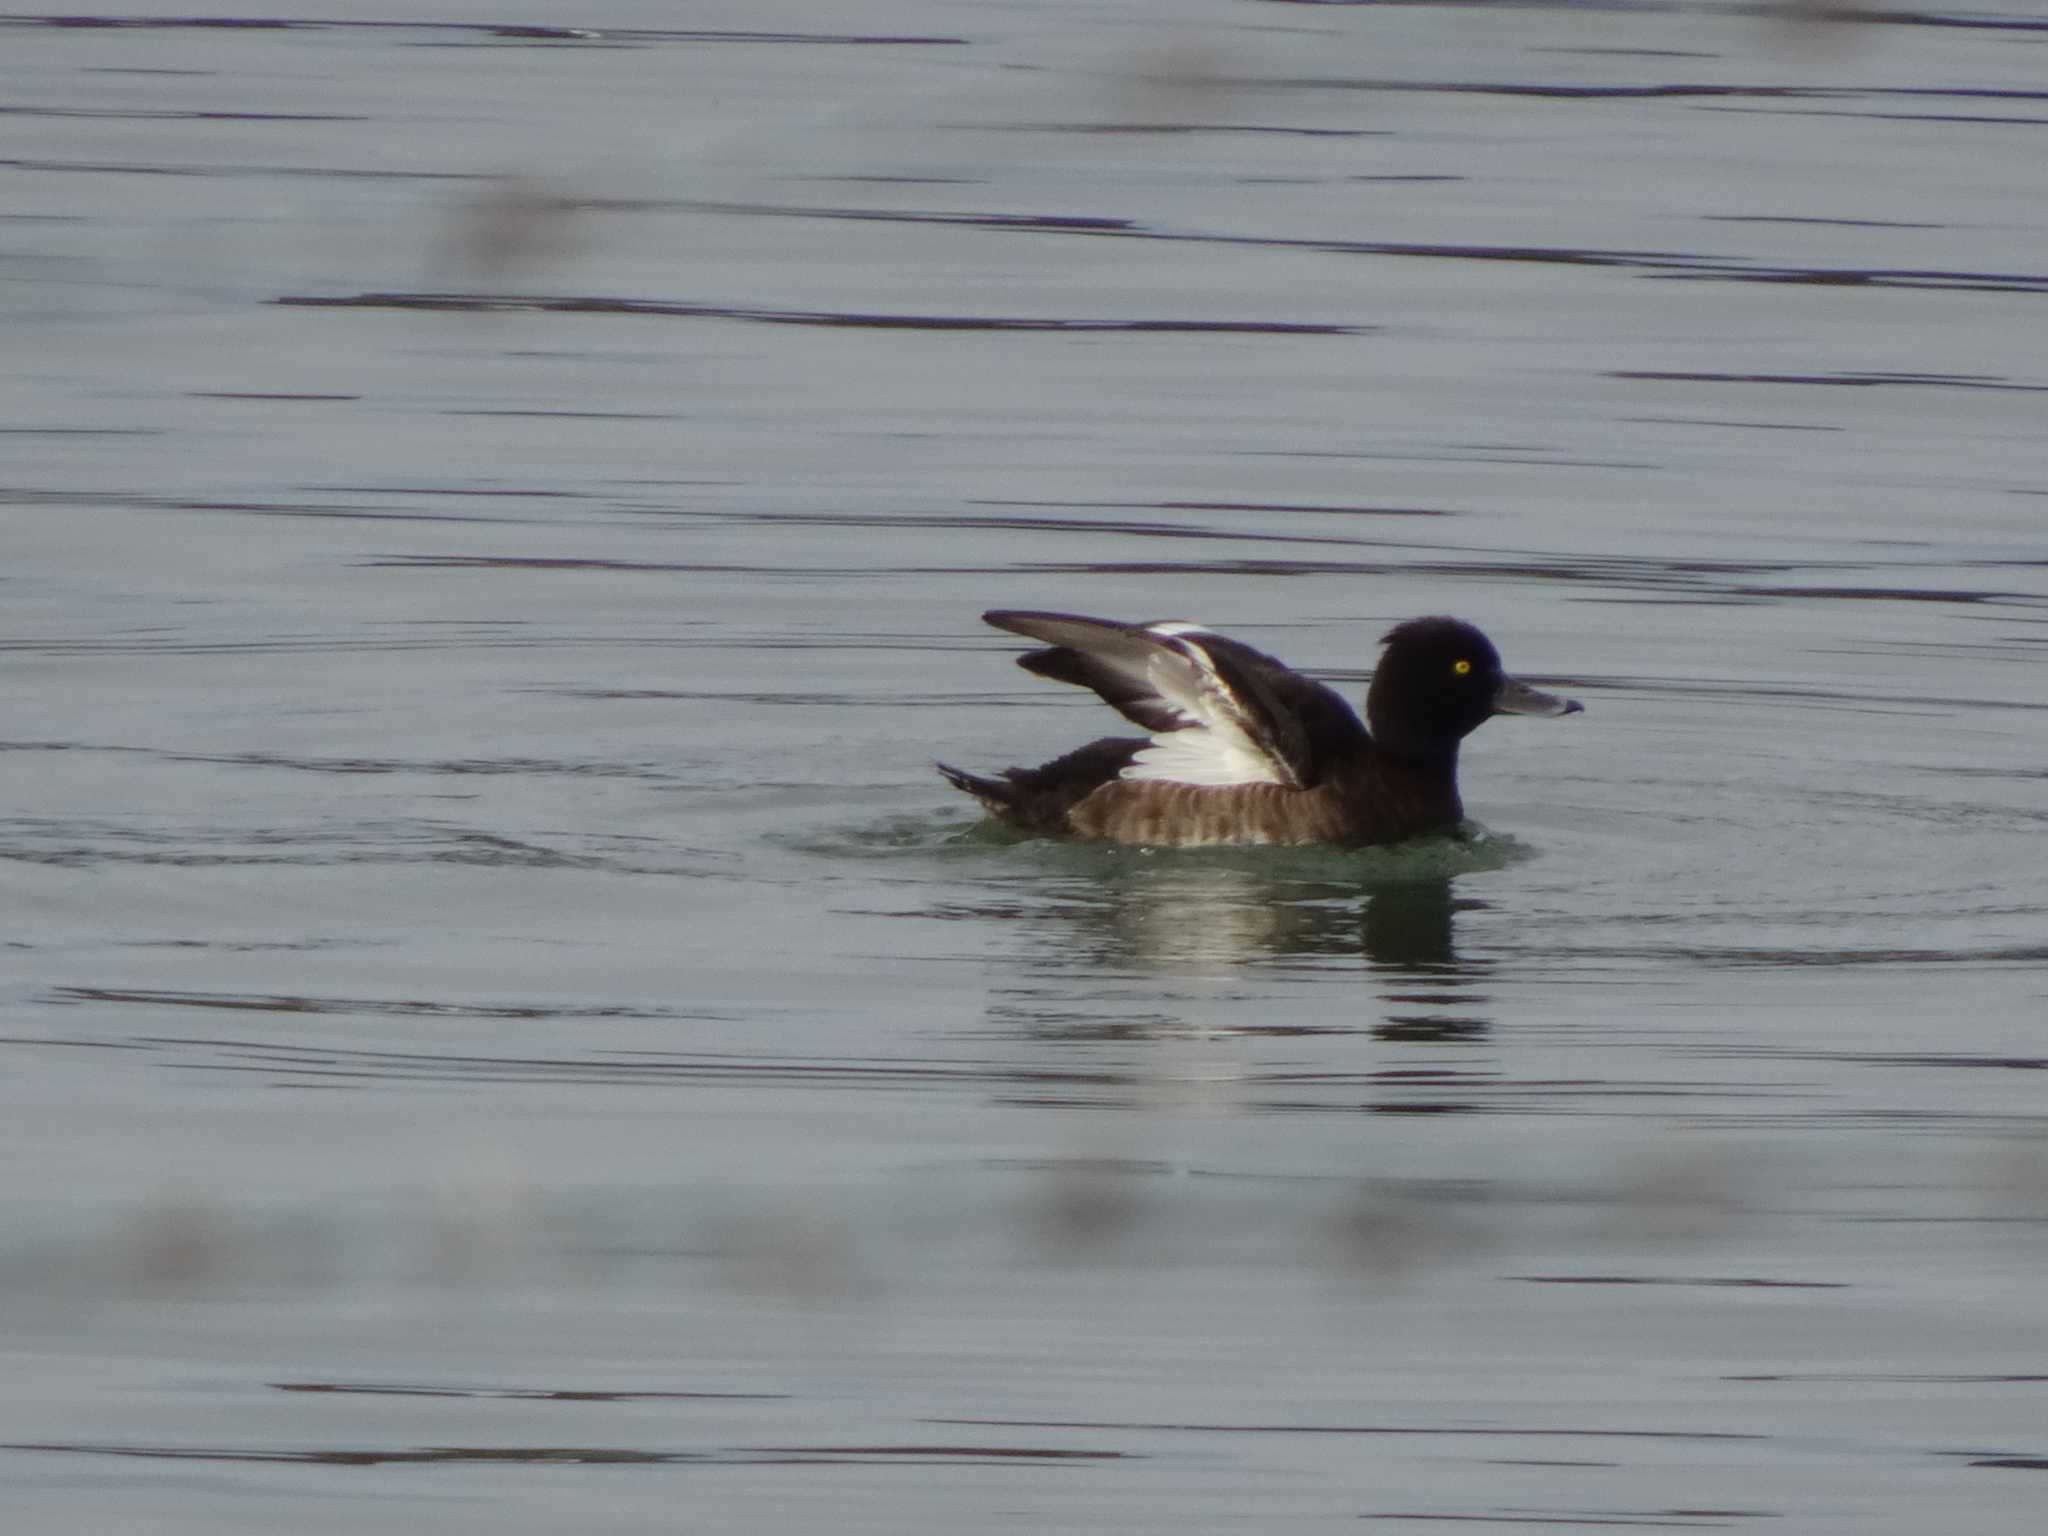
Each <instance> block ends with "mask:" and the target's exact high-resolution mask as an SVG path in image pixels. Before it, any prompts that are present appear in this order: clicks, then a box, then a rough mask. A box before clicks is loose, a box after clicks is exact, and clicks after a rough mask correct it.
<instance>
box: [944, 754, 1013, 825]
mask: <svg viewBox="0 0 2048 1536" xmlns="http://www.w3.org/2000/svg"><path fill="white" fill-rule="evenodd" d="M932 766H933V767H934V768H936V769H938V770H939V776H940V777H941V778H943V779H944V780H945V781H946V782H947V783H948V784H950V785H952V786H953V787H954V788H955V789H957V790H960V791H962V792H963V793H965V794H970V795H972V796H974V798H975V799H977V800H979V801H980V802H981V803H982V804H983V805H985V806H987V807H988V808H989V809H990V810H991V811H993V812H995V814H996V815H998V816H1003V815H1007V814H1009V813H1010V812H1012V811H1014V810H1016V808H1017V786H1016V784H1015V782H1014V781H1012V780H1010V779H985V778H983V777H981V775H980V774H976V773H965V772H962V771H961V770H960V769H958V768H955V767H954V766H953V765H952V764H951V763H934V764H932Z"/></svg>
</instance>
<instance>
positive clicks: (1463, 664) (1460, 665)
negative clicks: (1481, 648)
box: [1451, 657, 1472, 677]
mask: <svg viewBox="0 0 2048 1536" xmlns="http://www.w3.org/2000/svg"><path fill="white" fill-rule="evenodd" d="M1451 670H1452V671H1453V672H1455V673H1457V674H1458V676H1460V677H1463V676H1464V675H1465V674H1466V673H1467V672H1470V671H1471V670H1472V663H1471V662H1469V661H1466V660H1465V659H1464V658H1463V657H1460V658H1459V659H1458V660H1456V661H1454V662H1452V663H1451Z"/></svg>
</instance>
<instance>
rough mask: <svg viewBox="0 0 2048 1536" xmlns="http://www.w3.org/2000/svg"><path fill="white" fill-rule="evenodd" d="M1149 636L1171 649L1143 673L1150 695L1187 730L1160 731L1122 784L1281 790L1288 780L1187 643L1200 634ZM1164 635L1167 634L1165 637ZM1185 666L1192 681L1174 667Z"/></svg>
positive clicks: (1184, 630) (1205, 659) (1186, 627)
mask: <svg viewBox="0 0 2048 1536" xmlns="http://www.w3.org/2000/svg"><path fill="white" fill-rule="evenodd" d="M1148 629H1149V631H1150V632H1151V633H1153V634H1156V635H1158V636H1160V638H1161V639H1162V640H1165V641H1166V642H1167V644H1168V645H1170V646H1171V647H1172V650H1171V652H1164V651H1163V652H1161V653H1160V654H1158V655H1156V656H1154V658H1153V659H1152V663H1151V665H1150V666H1149V667H1148V668H1147V669H1146V673H1147V679H1148V681H1149V682H1150V683H1151V685H1152V687H1153V689H1154V690H1155V691H1156V692H1157V693H1158V695H1159V697H1160V699H1161V700H1163V701H1164V702H1165V703H1166V704H1167V705H1168V706H1169V707H1170V708H1171V709H1172V710H1173V712H1174V713H1175V714H1176V715H1178V716H1179V717H1180V718H1181V719H1183V720H1185V721H1187V724H1186V725H1184V726H1182V727H1181V728H1180V729H1178V730H1172V731H1160V732H1158V733H1157V734H1155V735H1154V736H1153V738H1152V744H1151V745H1150V746H1149V747H1145V748H1143V749H1141V750H1140V751H1139V752H1138V754H1137V756H1136V757H1134V758H1133V759H1132V760H1131V763H1130V766H1129V767H1127V768H1125V769H1124V771H1123V775H1122V776H1123V777H1124V778H1127V779H1162V780H1166V781H1168V782H1171V783H1175V784H1201V785H1208V786H1213V787H1223V786H1227V785H1232V784H1287V783H1291V782H1292V776H1291V775H1288V774H1286V773H1285V771H1284V770H1283V768H1282V767H1281V765H1280V764H1278V763H1276V762H1274V760H1273V758H1272V756H1271V754H1269V753H1268V752H1267V751H1266V750H1265V749H1264V748H1263V747H1261V746H1260V745H1259V743H1258V742H1257V741H1256V740H1254V739H1253V737H1252V736H1251V734H1250V733H1249V732H1248V731H1246V730H1245V728H1244V722H1245V720H1246V718H1247V715H1246V711H1245V709H1244V707H1243V705H1242V704H1241V703H1240V702H1239V700H1238V698H1237V696H1236V695H1235V694H1233V693H1232V692H1231V690H1230V688H1229V686H1228V685H1227V684H1225V683H1224V681H1223V679H1222V678H1221V677H1220V676H1219V675H1218V674H1217V671H1216V666H1215V663H1214V662H1213V661H1212V660H1211V659H1210V657H1209V653H1208V652H1207V651H1206V650H1204V649H1203V648H1202V646H1201V645H1200V644H1199V643H1197V642H1196V641H1194V640H1193V639H1191V638H1189V637H1190V636H1191V635H1194V634H1202V633H1206V631H1204V630H1203V629H1202V628H1201V626H1199V625H1195V624H1180V623H1174V624H1153V625H1150V626H1148ZM1169 631H1170V632H1169ZM1180 662H1185V663H1188V664H1191V666H1192V668H1193V672H1194V675H1193V676H1189V675H1188V672H1187V670H1186V669H1185V668H1184V667H1183V666H1181V665H1177V664H1176V663H1180Z"/></svg>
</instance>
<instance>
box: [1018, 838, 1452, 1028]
mask: <svg viewBox="0 0 2048 1536" xmlns="http://www.w3.org/2000/svg"><path fill="white" fill-rule="evenodd" d="M1451 846H1452V848H1453V850H1455V849H1456V847H1457V845H1451ZM1261 854H1263V855H1266V857H1264V858H1261V857H1259V856H1258V855H1261ZM1436 862H1438V863H1439V864H1441V863H1443V862H1446V861H1445V860H1444V859H1442V858H1441V857H1439V858H1438V859H1437V861H1436ZM1389 866H1391V867H1389ZM1463 872H1468V871H1465V870H1455V869H1454V870H1448V871H1447V870H1444V869H1442V868H1422V869H1417V868H1414V867H1411V866H1407V865H1403V864H1401V863H1398V862H1396V861H1392V860H1385V859H1375V858H1373V857H1372V856H1371V855H1370V854H1368V855H1362V856H1361V855H1344V854H1336V853H1331V852H1327V851H1318V852H1316V854H1315V855H1314V856H1313V857H1312V858H1310V857H1303V856H1300V855H1294V854H1291V853H1289V852H1288V851H1284V850H1247V851H1243V852H1237V851H1233V852H1232V853H1231V854H1229V855H1207V856H1204V855H1188V854H1173V855H1165V856H1158V857H1140V856H1132V855H1128V854H1126V855H1123V856H1121V857H1115V858H1104V859H1102V860H1101V861H1100V862H1099V863H1098V864H1096V865H1095V866H1094V867H1093V868H1090V869H1088V870H1087V871H1086V877H1085V878H1076V877H1075V873H1074V872H1064V873H1065V878H1061V879H1058V880H1056V881H1049V882H1047V883H1046V884H1045V885H1044V886H1042V887H1041V891H1042V893H1043V895H1042V898H1041V899H1040V900H1039V901H1036V902H1032V903H1030V904H1028V905H1025V906H1023V907H1021V908H1019V909H1017V910H1015V911H1013V912H1012V913H1011V914H1010V920H1011V922H1012V923H1013V924H1015V925H1016V926H1017V927H1019V928H1020V929H1021V930H1022V931H1023V932H1026V933H1028V934H1030V935H1031V936H1032V938H1033V939H1034V940H1036V941H1037V942H1034V943H1033V944H1032V945H1031V946H1030V950H1029V952H1028V954H1027V964H1029V963H1030V962H1033V961H1036V962H1039V963H1041V964H1042V965H1043V968H1044V970H1045V971H1047V972H1051V973H1055V974H1057V975H1058V976H1059V977H1060V978H1061V979H1062V981H1063V982H1064V983H1065V984H1064V985H1057V986H1054V987H1052V988H1049V989H1041V988H1038V987H1025V988H1021V989H1018V991H1017V992H1012V993H1010V994H1009V995H1008V996H1006V997H1005V998H1004V999H1003V1000H1002V1002H1001V1003H999V1004H998V1005H997V1009H998V1011H999V1012H1001V1013H1003V1014H1006V1015H1008V1016H1009V1018H1010V1020H1011V1021H1012V1022H1013V1023H1024V1022H1026V1021H1027V1020H1032V1019H1033V1015H1039V1017H1038V1018H1037V1019H1036V1020H1033V1022H1035V1023H1037V1024H1038V1025H1040V1026H1050V1027H1051V1029H1052V1030H1053V1031H1054V1032H1055V1033H1058V1034H1060V1035H1063V1036H1065V1037H1067V1038H1076V1037H1084V1036H1086V1035H1088V1034H1096V1035H1097V1037H1098V1038H1108V1037H1112V1036H1114V1037H1124V1038H1128V1037H1130V1036H1132V1035H1134V1034H1150V1033H1176V1034H1177V1033H1187V1032H1210V1031H1214V1030H1216V1029H1218V1028H1223V1029H1227V1030H1228V1031H1229V1032H1232V1033H1250V1034H1329V1033H1342V1034H1365V1033H1370V1034H1372V1035H1374V1036H1376V1037H1377V1038H1379V1039H1382V1040H1388V1041H1408V1042H1418V1041H1435V1042H1458V1041H1473V1040H1477V1039H1482V1038H1484V1037H1485V1036H1486V1035H1487V1034H1488V1032H1489V1031H1490V1029H1491V1024H1490V1021H1489V1019H1488V1017H1487V996H1486V992H1485V989H1484V983H1485V978H1486V973H1487V969H1488V966H1489V962H1488V961H1486V960H1474V959H1467V958H1464V957H1461V956H1460V954H1459V953H1458V947H1457V925H1458V919H1459V916H1460V915H1461V914H1463V913H1466V912H1470V911H1474V910H1479V909H1483V908H1484V906H1485V903H1484V902H1481V901H1478V900H1474V899H1470V898H1460V897H1458V896H1456V895H1454V894H1453V879H1454V877H1455V875H1456V874H1458V873H1463ZM1361 962H1362V968H1361ZM1031 968H1032V969H1034V970H1036V969H1039V965H1038V964H1032V965H1031ZM1077 973H1080V974H1084V975H1085V976H1087V977H1088V978H1089V982H1088V987H1087V990H1091V991H1093V992H1094V993H1095V994H1096V995H1095V997H1094V998H1093V999H1090V998H1087V997H1084V996H1083V995H1082V990H1083V989H1080V988H1076V987H1075V986H1074V985H1073V983H1074V980H1075V979H1076V976H1077ZM1346 975H1350V976H1362V978H1363V979H1364V980H1365V981H1366V982H1367V983H1368V987H1367V992H1366V997H1365V998H1361V997H1360V996H1359V995H1358V993H1357V991H1356V990H1355V989H1352V988H1349V987H1347V988H1346V989H1345V990H1344V991H1343V992H1341V993H1337V992H1332V993H1331V994H1330V996H1329V1007H1328V1008H1327V1009H1324V1010H1318V1011H1317V1012H1316V1013H1315V1014H1313V1015H1310V1016H1308V1017H1307V1018H1306V1019H1305V1017H1304V1012H1303V1010H1302V1009H1300V1008H1299V1007H1298V1006H1290V1007H1288V1008H1286V1009H1285V1010H1277V1011H1278V1012H1283V1013H1284V1015H1285V1016H1286V1018H1287V1019H1288V1020H1289V1022H1288V1023H1285V1024H1282V1023H1278V1022H1277V1021H1274V1020H1271V1019H1269V1017H1268V1016H1267V1014H1266V1011H1265V1010H1263V1009H1262V1008H1261V1007H1260V1006H1259V1002H1260V998H1261V996H1262V995H1263V994H1264V993H1265V992H1266V990H1267V988H1266V987H1265V986H1262V985H1261V982H1262V980H1266V981H1274V982H1280V983H1281V984H1283V985H1286V986H1289V987H1290V988H1292V987H1294V986H1297V985H1300V984H1303V983H1306V984H1310V985H1313V984H1314V983H1315V982H1316V981H1318V980H1327V981H1336V980H1337V979H1338V978H1340V977H1343V976H1346ZM1053 994H1056V995H1057V997H1058V1003H1057V1005H1056V1006H1055V1007H1053V1008H1050V1009H1048V1010H1047V1011H1046V1012H1045V1013H1044V1014H1041V1013H1040V1008H1041V1007H1043V1006H1044V1005H1046V1004H1050V1003H1052V1001H1053ZM1027 999H1028V1000H1027ZM1368 999H1369V1001H1368ZM1091 1000H1092V1001H1095V1002H1097V1003H1098V1004H1099V1005H1100V1012H1099V1013H1096V1010H1095V1009H1091V1008H1089V1007H1088V1006H1087V1004H1088V1003H1089V1002H1090V1001H1091ZM1141 1000H1142V1003H1143V1014H1144V1016H1143V1018H1134V1017H1132V1016H1130V1014H1129V1013H1128V1011H1127V1009H1128V1006H1129V1005H1131V1004H1133V1003H1139V1002H1140V1001H1141ZM1034 1004H1036V1005H1038V1006H1034ZM1176 1004H1181V1005H1191V1004H1198V1005H1200V1006H1192V1007H1189V1006H1183V1007H1176V1006H1175V1005H1176ZM1361 1004H1364V1006H1361ZM1219 1005H1220V1006H1219ZM1219 1011H1220V1012H1222V1013H1223V1014H1224V1015H1225V1016H1226V1017H1227V1018H1228V1020H1229V1022H1228V1023H1227V1024H1225V1023H1220V1021H1219V1020H1218V1019H1217V1014H1218V1013H1219ZM1091 1014H1095V1018H1094V1021H1093V1022H1094V1025H1095V1028H1093V1029H1090V1028H1089V1025H1088V1020H1089V1016H1090V1015H1091ZM1034 1032H1040V1031H1038V1030H1034Z"/></svg>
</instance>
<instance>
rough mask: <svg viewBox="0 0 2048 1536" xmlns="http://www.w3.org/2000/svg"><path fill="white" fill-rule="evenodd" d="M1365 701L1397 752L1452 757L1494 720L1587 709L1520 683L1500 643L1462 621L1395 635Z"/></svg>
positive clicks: (1376, 730)
mask: <svg viewBox="0 0 2048 1536" xmlns="http://www.w3.org/2000/svg"><path fill="white" fill-rule="evenodd" d="M1381 643H1382V644H1383V645H1385V646H1386V648H1387V649H1386V653H1385V654H1384V655H1382V656H1381V657H1380V664H1379V667H1378V668H1377V669H1376V670H1375V671H1374V672H1373V675H1372V687H1371V689H1370V690H1369V691H1368V692H1367V693H1366V696H1365V720H1366V724H1367V726H1369V727H1370V728H1371V730H1372V737H1373V740H1374V741H1375V742H1377V743H1378V744H1379V745H1380V746H1382V747H1385V748H1387V749H1388V750H1389V751H1394V752H1400V753H1404V754H1406V755H1409V756H1414V757H1436V756H1449V755H1451V754H1453V753H1455V752H1456V751H1457V750H1458V743H1459V742H1460V741H1462V740H1464V739H1465V737H1467V736H1469V735H1471V733H1472V732H1473V731H1475V730H1477V729H1478V728H1479V725H1480V723H1481V722H1482V721H1484V720H1486V719H1487V718H1488V717H1489V716H1492V715H1569V714H1574V713H1576V712H1577V711H1578V710H1579V709H1581V708H1582V707H1583V706H1582V705H1580V704H1578V703H1577V702H1576V701H1574V700H1572V699H1561V698H1559V697H1557V696H1556V695H1555V694H1549V693H1543V692H1540V691H1539V690H1537V689H1534V688H1531V687H1530V686H1529V685H1528V684H1527V683H1519V682H1516V681H1515V679H1513V678H1512V677H1509V676H1508V675H1507V673H1505V672H1504V671H1502V670H1501V665H1500V652H1499V651H1496V650H1495V649H1494V648H1493V642H1492V641H1491V640H1489V639H1487V638H1486V636H1485V635H1483V634H1481V633H1480V632H1479V631H1478V630H1477V629H1476V628H1474V627H1473V626H1472V625H1470V624H1467V623H1466V622H1465V621H1464V620H1462V619H1446V618H1428V619H1410V620H1408V622H1407V623H1405V624H1397V625H1395V626H1394V627H1393V628H1392V629H1390V630H1388V631H1387V633H1386V635H1385V637H1384V638H1383V640H1382V641H1381Z"/></svg>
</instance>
